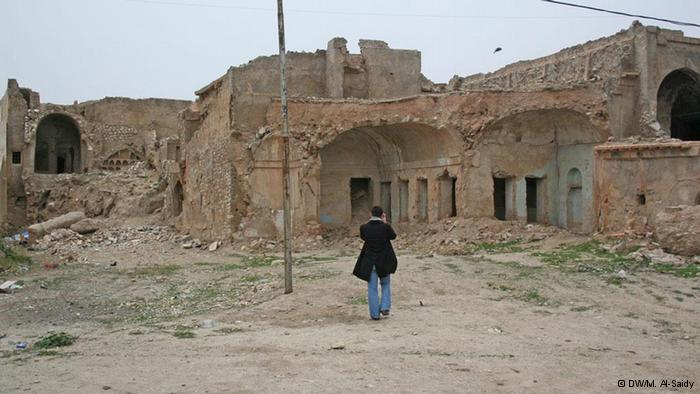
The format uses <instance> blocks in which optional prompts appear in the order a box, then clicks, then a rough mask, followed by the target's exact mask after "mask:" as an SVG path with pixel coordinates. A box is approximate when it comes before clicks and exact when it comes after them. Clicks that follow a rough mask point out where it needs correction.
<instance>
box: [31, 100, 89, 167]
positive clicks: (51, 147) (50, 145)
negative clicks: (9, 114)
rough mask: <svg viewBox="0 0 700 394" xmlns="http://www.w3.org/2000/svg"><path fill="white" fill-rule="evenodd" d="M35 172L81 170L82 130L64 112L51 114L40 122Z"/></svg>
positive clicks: (37, 135) (35, 153)
mask: <svg viewBox="0 0 700 394" xmlns="http://www.w3.org/2000/svg"><path fill="white" fill-rule="evenodd" d="M34 172H38V173H46V174H62V173H69V172H80V130H79V129H78V126H77V125H76V123H75V122H74V121H73V119H71V118H70V117H68V116H66V115H62V114H51V115H47V116H46V117H44V118H43V119H42V120H41V122H39V126H38V127H37V132H36V147H35V151H34Z"/></svg>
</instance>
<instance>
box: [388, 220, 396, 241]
mask: <svg viewBox="0 0 700 394" xmlns="http://www.w3.org/2000/svg"><path fill="white" fill-rule="evenodd" d="M386 229H387V230H386V233H387V237H389V240H390V241H391V240H392V239H396V233H395V232H394V229H393V228H392V227H391V225H390V224H389V223H387V224H386Z"/></svg>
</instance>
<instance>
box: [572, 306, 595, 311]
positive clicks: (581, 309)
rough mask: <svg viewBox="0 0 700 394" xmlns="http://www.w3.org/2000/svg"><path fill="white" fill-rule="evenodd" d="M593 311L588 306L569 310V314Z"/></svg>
mask: <svg viewBox="0 0 700 394" xmlns="http://www.w3.org/2000/svg"><path fill="white" fill-rule="evenodd" d="M591 309H593V307H592V306H590V305H581V306H575V307H573V308H571V309H569V310H570V311H571V312H585V311H589V310H591Z"/></svg>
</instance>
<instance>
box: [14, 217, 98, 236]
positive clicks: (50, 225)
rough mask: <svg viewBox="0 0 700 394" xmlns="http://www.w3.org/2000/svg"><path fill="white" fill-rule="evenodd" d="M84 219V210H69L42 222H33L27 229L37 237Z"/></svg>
mask: <svg viewBox="0 0 700 394" xmlns="http://www.w3.org/2000/svg"><path fill="white" fill-rule="evenodd" d="M84 219H85V213H84V212H80V211H77V212H69V213H67V214H65V215H61V216H58V217H55V218H53V219H50V220H47V221H45V222H42V223H37V224H32V225H31V226H29V227H28V228H27V229H28V230H29V233H30V234H32V236H33V237H32V238H36V237H41V236H42V235H44V234H46V233H50V232H51V231H53V230H57V229H59V228H68V227H70V226H71V225H72V224H74V223H77V222H79V221H81V220H84Z"/></svg>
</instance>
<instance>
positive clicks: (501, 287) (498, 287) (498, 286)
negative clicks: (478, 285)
mask: <svg viewBox="0 0 700 394" xmlns="http://www.w3.org/2000/svg"><path fill="white" fill-rule="evenodd" d="M486 286H488V287H489V288H490V289H494V290H500V291H506V292H514V291H515V290H517V289H516V288H515V287H511V286H508V285H504V284H496V283H493V282H488V283H486Z"/></svg>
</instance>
